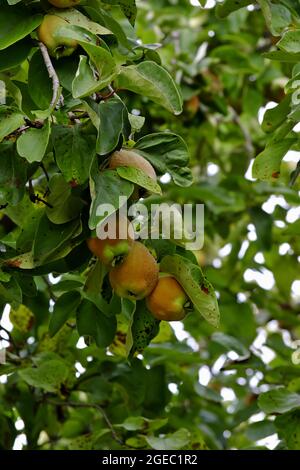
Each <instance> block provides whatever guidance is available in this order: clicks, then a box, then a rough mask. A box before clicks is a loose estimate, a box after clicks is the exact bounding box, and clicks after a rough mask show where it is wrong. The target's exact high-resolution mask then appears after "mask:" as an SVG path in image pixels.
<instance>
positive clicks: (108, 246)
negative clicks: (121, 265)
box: [87, 214, 134, 267]
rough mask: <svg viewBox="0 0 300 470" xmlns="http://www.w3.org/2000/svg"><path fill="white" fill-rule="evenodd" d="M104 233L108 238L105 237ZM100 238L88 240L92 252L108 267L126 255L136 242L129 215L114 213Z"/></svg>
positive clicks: (107, 221) (108, 219)
mask: <svg viewBox="0 0 300 470" xmlns="http://www.w3.org/2000/svg"><path fill="white" fill-rule="evenodd" d="M104 235H105V236H107V238H104ZM100 236H101V237H100V238H98V237H94V238H89V239H88V240H87V245H88V247H89V249H90V250H91V252H92V253H93V254H94V255H95V256H97V257H98V258H99V259H100V260H101V261H102V263H103V264H104V265H105V266H107V267H113V266H114V265H115V264H116V263H117V262H120V261H121V260H122V258H123V257H124V256H126V255H127V254H128V253H129V251H130V249H131V247H132V245H133V242H134V232H133V230H132V229H131V226H130V224H129V220H128V219H127V217H123V216H119V215H115V214H113V215H112V216H110V217H108V218H107V220H106V223H105V224H103V227H102V229H101V233H100Z"/></svg>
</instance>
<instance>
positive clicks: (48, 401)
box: [47, 399, 124, 445]
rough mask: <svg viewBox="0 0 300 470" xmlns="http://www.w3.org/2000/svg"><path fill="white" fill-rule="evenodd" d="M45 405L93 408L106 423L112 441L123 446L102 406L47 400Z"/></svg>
mask: <svg viewBox="0 0 300 470" xmlns="http://www.w3.org/2000/svg"><path fill="white" fill-rule="evenodd" d="M47 403H49V404H50V405H55V406H74V407H77V408H94V409H95V410H98V411H99V412H100V413H101V415H102V417H103V419H104V421H105V422H106V424H107V426H108V427H109V429H110V431H111V435H112V437H113V438H114V440H115V441H117V442H118V443H119V444H121V445H123V444H124V443H123V441H122V439H121V438H120V437H119V436H118V434H117V433H116V431H115V429H114V426H113V424H112V423H111V421H110V420H109V417H108V416H107V414H106V412H105V410H104V409H103V408H102V406H100V405H97V404H96V403H79V402H76V401H67V402H60V401H55V400H49V399H47Z"/></svg>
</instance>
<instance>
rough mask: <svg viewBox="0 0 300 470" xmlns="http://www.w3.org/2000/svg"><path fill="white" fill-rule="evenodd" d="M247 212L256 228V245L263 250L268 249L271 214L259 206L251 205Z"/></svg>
mask: <svg viewBox="0 0 300 470" xmlns="http://www.w3.org/2000/svg"><path fill="white" fill-rule="evenodd" d="M249 213H250V215H251V219H252V221H253V224H254V226H255V229H256V233H257V245H258V247H259V248H261V249H262V250H263V251H265V250H270V248H271V245H272V226H273V217H272V215H270V214H267V213H266V212H265V211H264V210H263V209H261V207H259V206H257V207H251V208H250V209H249Z"/></svg>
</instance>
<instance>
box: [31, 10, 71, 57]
mask: <svg viewBox="0 0 300 470" xmlns="http://www.w3.org/2000/svg"><path fill="white" fill-rule="evenodd" d="M68 24H69V23H68V22H67V21H66V20H64V19H63V18H60V17H59V16H57V15H55V14H49V15H45V16H44V19H43V21H42V23H41V24H40V26H39V28H38V31H37V34H38V38H39V40H40V41H41V42H42V43H43V44H45V46H46V47H47V49H48V51H49V54H50V55H51V56H52V57H55V58H56V59H59V58H60V57H67V56H69V55H71V54H72V53H73V52H74V51H75V49H76V47H77V45H78V44H77V41H75V40H74V39H70V38H65V37H63V36H62V35H60V34H59V29H60V28H61V27H64V26H68Z"/></svg>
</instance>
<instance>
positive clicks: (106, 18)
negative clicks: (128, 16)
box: [84, 3, 131, 51]
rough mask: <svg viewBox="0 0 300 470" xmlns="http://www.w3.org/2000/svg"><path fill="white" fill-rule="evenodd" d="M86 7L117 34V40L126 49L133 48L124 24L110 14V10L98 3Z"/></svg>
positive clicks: (91, 14) (94, 16) (97, 19)
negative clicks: (123, 26) (93, 6)
mask: <svg viewBox="0 0 300 470" xmlns="http://www.w3.org/2000/svg"><path fill="white" fill-rule="evenodd" d="M84 9H85V11H86V12H87V13H88V15H89V16H90V17H91V18H93V19H94V20H95V21H97V22H98V23H100V24H102V25H103V26H105V27H106V28H107V29H109V30H110V31H111V32H112V33H113V34H114V35H115V36H116V38H117V41H118V42H119V44H120V45H121V46H123V47H124V48H125V51H129V50H131V45H130V42H129V41H128V39H127V36H126V34H125V32H124V30H123V28H122V26H121V25H120V23H119V22H118V21H116V20H115V19H114V18H113V17H112V16H111V15H110V14H109V12H107V11H105V10H103V9H102V8H100V7H99V4H98V3H97V5H96V7H95V8H92V7H90V6H85V7H84Z"/></svg>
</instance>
